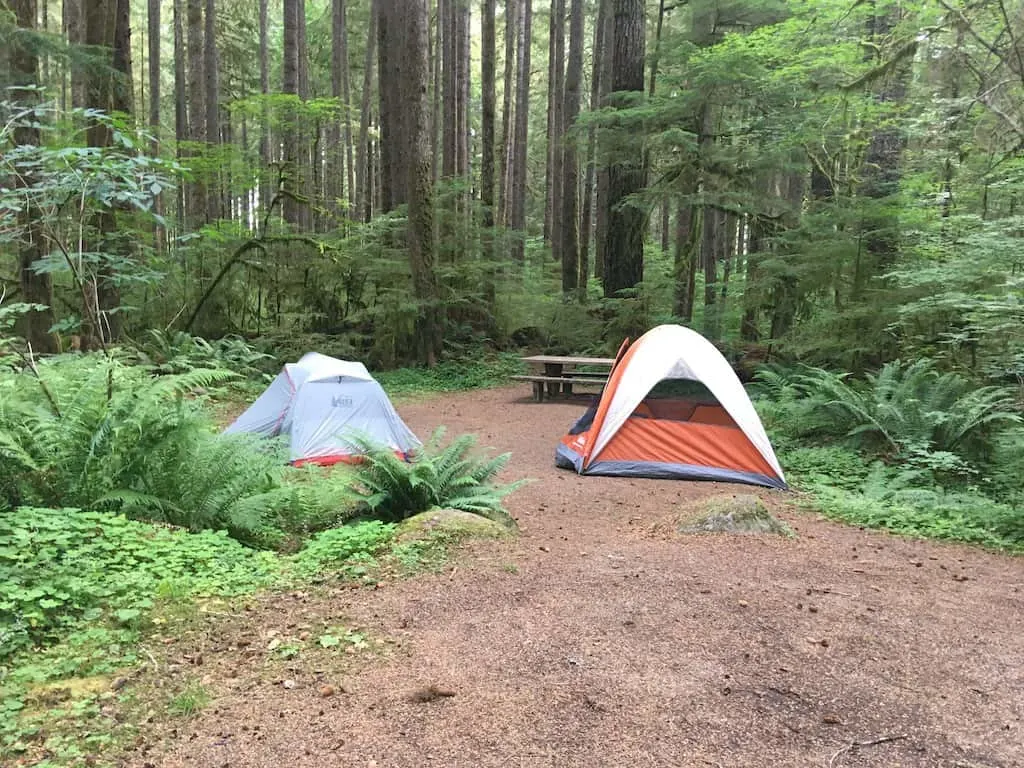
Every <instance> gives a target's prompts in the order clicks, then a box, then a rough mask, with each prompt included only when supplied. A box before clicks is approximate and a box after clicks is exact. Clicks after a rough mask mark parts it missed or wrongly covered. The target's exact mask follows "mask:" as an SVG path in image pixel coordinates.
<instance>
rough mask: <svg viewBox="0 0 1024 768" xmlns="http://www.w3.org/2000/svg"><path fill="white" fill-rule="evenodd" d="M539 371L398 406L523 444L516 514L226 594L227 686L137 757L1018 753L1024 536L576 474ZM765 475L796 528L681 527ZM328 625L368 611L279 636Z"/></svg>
mask: <svg viewBox="0 0 1024 768" xmlns="http://www.w3.org/2000/svg"><path fill="white" fill-rule="evenodd" d="M525 395H528V393H527V392H524V391H522V388H505V389H494V390H487V391H478V392H470V393H465V394H458V395H451V396H445V397H439V398H436V399H430V400H425V401H420V402H413V403H407V404H400V405H399V407H398V410H399V412H400V414H401V416H402V417H403V418H404V419H405V420H406V422H407V423H408V424H409V426H410V427H411V428H412V429H413V430H415V431H416V432H417V434H419V435H421V436H422V435H427V434H429V433H430V432H431V431H432V430H433V428H434V427H436V426H437V425H439V424H445V425H447V426H448V429H449V434H450V435H455V434H460V433H463V432H474V433H477V434H478V435H479V436H480V439H481V444H482V445H485V446H493V447H494V448H496V449H499V450H502V451H504V450H510V451H512V452H513V458H512V462H511V464H510V466H509V468H508V469H507V471H506V474H507V476H508V477H509V478H519V477H527V478H530V479H531V480H532V482H531V483H529V484H528V485H527V486H525V487H524V488H522V489H520V490H519V491H517V492H516V493H515V494H514V495H513V496H511V497H510V498H509V500H508V507H509V509H510V511H511V512H512V513H513V514H514V515H515V516H516V517H517V518H518V520H519V523H520V525H521V527H522V536H521V537H520V538H519V539H517V540H512V541H508V540H504V541H503V540H496V541H481V542H478V543H474V544H472V545H471V546H469V547H468V548H467V549H466V550H465V551H463V552H461V553H460V554H459V555H458V556H456V557H455V558H454V559H453V560H452V561H451V562H449V563H448V564H447V565H446V566H445V567H444V568H443V569H442V570H441V571H440V572H437V573H425V574H421V575H419V576H416V577H413V578H410V579H396V580H387V581H386V582H384V583H383V584H381V585H379V587H378V588H376V589H373V588H366V587H360V588H352V589H348V588H341V589H337V588H335V589H326V590H321V592H312V591H311V592H310V593H308V594H305V593H298V594H294V595H286V596H275V597H274V598H273V599H270V598H267V599H264V600H263V601H261V602H258V603H257V604H256V605H255V606H254V607H253V610H252V611H250V612H248V613H244V614H240V615H238V616H234V617H226V618H221V619H219V620H218V622H219V623H217V624H216V625H215V626H214V627H213V629H211V630H210V631H208V632H207V634H206V635H205V636H204V637H203V639H202V641H201V647H193V648H191V649H189V652H190V653H192V654H196V653H200V652H201V653H202V654H203V657H204V662H203V666H202V668H201V669H200V668H197V669H196V675H197V676H201V677H202V678H203V680H204V684H205V685H206V687H207V688H208V690H209V691H210V693H211V694H212V697H213V698H212V701H211V702H210V703H209V704H208V705H207V706H206V707H205V708H203V709H202V711H200V712H199V713H198V714H196V715H195V716H193V717H192V718H179V719H178V720H176V721H174V722H171V721H167V722H164V723H162V724H157V725H156V730H154V731H153V732H152V733H151V734H150V737H149V739H148V740H145V739H144V740H140V744H139V746H138V748H137V749H136V750H135V751H134V752H133V753H131V754H130V756H129V762H128V764H129V765H132V766H137V767H138V768H141V767H142V766H202V767H203V768H213V767H219V766H225V767H226V766H232V767H237V768H243V767H245V768H262V767H264V766H266V767H268V768H270V767H273V768H281V767H282V766H331V767H332V768H333V767H335V766H346V767H349V766H351V767H364V768H365V767H368V766H377V767H378V768H385V767H386V766H403V767H404V766H409V767H410V768H411V767H413V766H415V767H416V768H422V766H430V765H433V766H465V767H466V768H471V767H472V768H477V767H480V766H500V767H501V768H512V767H513V766H529V767H530V768H541V767H544V766H551V767H552V768H554V767H555V766H558V767H559V768H562V767H564V766H580V767H581V768H582V767H586V768H592V767H593V766H623V767H625V766H723V767H729V768H733V767H735V766H775V767H777V766H829V767H831V768H836V767H838V766H846V767H849V766H886V767H888V766H948V767H949V768H953V767H954V766H960V767H961V768H982V767H986V768H995V767H996V766H1000V767H1008V766H1022V765H1024V722H1022V717H1024V559H1021V558H1011V557H1005V556H1000V555H996V554H990V553H986V552H984V551H980V550H977V549H971V548H967V547H963V546H954V545H946V544H939V543H930V542H919V541H912V540H907V539H901V538H897V537H894V536H889V535H886V534H882V533H877V532H871V531H862V530H858V529H856V528H851V527H844V526H841V525H837V524H833V523H830V522H826V521H823V520H820V519H818V518H817V517H816V516H815V515H813V514H811V513H808V512H803V511H798V510H796V509H795V508H794V507H793V506H792V501H791V500H792V495H787V494H783V493H779V492H774V491H766V490H761V489H752V488H750V487H739V486H729V485H724V484H717V483H690V482H672V481H653V480H633V479H609V478H580V477H577V476H575V475H574V474H572V473H570V472H567V471H565V470H559V469H556V468H555V467H554V461H553V455H554V448H555V443H556V441H557V439H558V438H559V437H560V436H561V435H562V434H564V432H565V431H566V430H567V428H568V427H569V426H570V425H571V424H572V422H573V420H574V419H575V418H576V417H578V416H579V415H580V414H581V413H582V410H583V408H584V403H583V402H582V401H576V402H573V403H566V402H557V401H556V402H548V403H544V404H534V403H532V402H530V399H529V397H528V396H525ZM751 492H753V493H756V494H757V495H759V496H760V497H761V498H762V499H763V500H764V502H765V503H766V505H767V506H768V508H769V509H770V510H771V511H772V513H773V514H775V515H776V516H777V517H779V518H780V519H781V520H783V521H784V522H786V523H788V524H789V526H790V527H791V528H792V529H793V531H794V532H795V533H796V536H795V537H786V536H776V535H770V534H761V535H732V534H680V533H678V532H677V530H676V525H675V521H676V520H677V519H678V516H679V513H680V510H683V509H684V508H687V507H692V506H693V505H694V504H696V503H698V502H699V501H700V500H701V499H703V498H706V497H711V496H722V495H728V494H733V493H745V494H748V493H751ZM333 625H337V626H338V627H349V628H357V630H358V631H356V630H351V629H347V630H343V629H338V630H336V631H334V632H333V633H330V634H322V635H320V643H319V645H320V646H322V647H318V648H317V649H316V650H317V651H318V653H313V652H310V653H309V654H299V655H297V656H296V657H295V658H294V659H291V661H290V666H282V665H281V664H280V663H276V662H275V663H273V664H271V663H268V662H267V661H266V659H265V657H266V655H267V654H266V649H267V648H268V647H272V646H274V644H275V638H277V637H283V636H284V635H287V634H288V633H290V632H295V631H296V630H297V629H298V628H301V627H310V628H311V630H308V631H307V634H308V632H309V631H311V632H312V633H313V638H314V640H315V638H316V637H317V632H321V631H324V630H318V629H317V628H318V627H327V626H333ZM345 632H348V633H349V634H345ZM325 637H326V638H329V639H328V640H326V641H325V640H324V638H325ZM353 638H355V639H353ZM186 642H187V641H186V640H185V639H183V640H182V641H181V643H182V644H183V645H184V644H186ZM196 642H199V641H196ZM314 645H315V643H314ZM336 645H340V646H344V650H345V651H346V652H345V653H337V652H335V653H329V652H331V651H337V650H338V649H337V648H333V647H331V646H336ZM279 646H280V643H279V642H278V647H279Z"/></svg>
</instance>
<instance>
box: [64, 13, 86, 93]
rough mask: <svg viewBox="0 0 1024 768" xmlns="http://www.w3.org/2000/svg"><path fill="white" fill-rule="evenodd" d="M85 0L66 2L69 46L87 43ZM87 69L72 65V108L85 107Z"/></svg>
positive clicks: (75, 64) (65, 19)
mask: <svg viewBox="0 0 1024 768" xmlns="http://www.w3.org/2000/svg"><path fill="white" fill-rule="evenodd" d="M84 3H85V0H64V29H65V30H66V34H67V38H68V44H70V45H81V44H82V43H84V42H85V8H84ZM86 79H87V73H86V67H83V66H81V64H79V63H76V62H72V64H71V83H70V85H71V106H72V107H76V108H77V107H81V106H84V105H85V88H86Z"/></svg>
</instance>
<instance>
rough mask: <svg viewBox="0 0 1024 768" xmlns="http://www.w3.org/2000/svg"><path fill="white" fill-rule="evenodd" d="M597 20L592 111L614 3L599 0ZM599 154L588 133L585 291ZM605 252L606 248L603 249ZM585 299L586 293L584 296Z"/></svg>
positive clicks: (583, 253) (583, 227)
mask: <svg viewBox="0 0 1024 768" xmlns="http://www.w3.org/2000/svg"><path fill="white" fill-rule="evenodd" d="M597 1H598V9H597V21H596V22H595V24H594V61H593V66H592V67H591V76H590V109H591V111H595V112H596V111H597V110H598V109H599V108H600V106H601V95H602V90H601V76H602V74H603V72H602V70H603V59H604V50H605V44H604V41H605V30H606V29H607V27H608V22H607V20H608V17H609V15H610V14H609V13H608V8H609V5H610V4H611V0H597ZM596 151H597V129H596V128H594V126H590V128H589V129H588V130H587V174H586V179H585V180H584V182H583V215H582V216H581V220H580V276H579V284H580V286H581V288H582V289H583V291H585V290H586V286H587V280H588V279H589V277H590V230H591V219H592V218H593V210H594V194H595V190H594V176H595V167H594V156H595V154H596ZM602 251H603V248H602ZM581 295H583V296H585V294H581Z"/></svg>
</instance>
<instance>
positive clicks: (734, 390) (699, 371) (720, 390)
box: [588, 325, 785, 481]
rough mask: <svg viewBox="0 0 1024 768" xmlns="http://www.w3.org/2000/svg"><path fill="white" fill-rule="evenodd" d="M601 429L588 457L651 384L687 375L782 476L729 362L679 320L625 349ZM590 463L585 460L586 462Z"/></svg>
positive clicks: (597, 453) (623, 420)
mask: <svg viewBox="0 0 1024 768" xmlns="http://www.w3.org/2000/svg"><path fill="white" fill-rule="evenodd" d="M630 352H631V354H628V359H624V360H623V361H622V362H621V363H620V364H623V365H626V368H625V370H624V371H623V373H622V378H621V379H620V380H619V383H618V386H617V387H616V390H615V394H614V396H613V397H612V401H611V403H610V405H609V407H608V412H607V414H606V415H605V419H604V423H603V424H602V425H601V431H600V433H598V435H597V438H596V439H595V441H594V448H593V451H592V452H591V454H590V460H589V461H590V462H593V461H595V460H596V459H597V458H598V457H599V456H600V454H601V451H602V450H604V447H605V446H606V445H607V444H608V442H609V441H610V440H611V439H612V437H614V436H615V433H616V432H618V431H619V428H620V427H621V426H622V425H623V424H625V423H626V419H628V418H629V417H630V415H631V414H632V413H633V411H635V410H636V407H637V406H638V405H640V403H641V402H642V401H643V399H644V398H645V397H647V394H648V393H649V392H650V391H651V389H652V388H653V387H654V386H655V385H656V384H658V382H660V381H662V380H663V379H689V380H690V381H699V382H700V383H701V384H703V385H704V386H705V387H707V388H708V389H709V390H710V391H711V394H713V395H714V396H715V397H716V398H717V399H718V402H719V403H721V405H722V407H723V408H724V409H725V410H726V411H727V412H728V413H729V415H730V416H731V417H732V419H733V421H735V422H736V425H737V426H738V427H739V428H740V429H742V430H743V432H744V434H746V436H747V438H748V439H749V440H750V442H751V443H752V444H753V445H754V447H755V448H757V450H758V452H759V453H760V454H761V455H762V456H763V457H764V459H765V461H767V462H768V464H769V465H770V466H771V468H772V469H774V470H775V471H776V472H777V473H778V476H779V479H780V480H783V481H785V478H784V477H783V475H782V467H781V466H779V460H778V459H777V458H776V457H775V451H774V450H772V445H771V442H770V441H769V440H768V435H767V434H766V433H765V431H764V426H763V425H762V424H761V419H760V417H758V415H757V411H755V410H754V406H753V404H752V403H751V402H750V398H749V397H748V396H747V392H746V390H744V389H743V384H741V383H740V380H739V379H738V378H737V377H736V373H735V372H734V371H733V369H732V366H730V365H729V362H728V361H727V360H726V359H725V358H724V357H723V356H722V353H721V352H719V351H718V349H717V348H716V347H715V345H714V344H712V343H711V342H710V341H708V340H707V339H705V338H704V337H703V336H701V335H700V334H699V333H697V332H696V331H693V330H691V329H689V328H684V327H682V326H681V325H659V326H658V327H657V328H653V329H651V330H650V331H648V332H647V333H645V334H644V335H643V336H641V337H640V338H639V339H638V340H637V341H636V345H635V348H634V349H632V350H630ZM588 463H589V462H588Z"/></svg>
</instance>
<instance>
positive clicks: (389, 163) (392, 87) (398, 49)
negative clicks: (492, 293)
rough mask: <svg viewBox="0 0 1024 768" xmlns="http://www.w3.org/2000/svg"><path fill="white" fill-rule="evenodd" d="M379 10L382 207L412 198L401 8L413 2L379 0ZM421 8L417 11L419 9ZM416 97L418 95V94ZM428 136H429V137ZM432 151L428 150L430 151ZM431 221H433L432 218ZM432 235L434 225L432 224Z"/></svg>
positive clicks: (404, 26)
mask: <svg viewBox="0 0 1024 768" xmlns="http://www.w3.org/2000/svg"><path fill="white" fill-rule="evenodd" d="M378 2H379V4H378V11H377V14H378V15H377V55H378V62H377V70H378V72H377V76H378V80H379V84H378V86H377V92H378V93H379V94H380V129H381V137H380V142H379V144H378V146H379V147H380V165H379V166H378V167H379V168H380V169H381V173H380V200H381V210H382V211H384V212H387V211H391V210H394V209H395V208H397V207H399V206H400V205H404V204H405V203H406V202H408V200H409V194H408V183H409V175H408V173H407V170H408V167H409V166H408V159H407V158H406V156H405V153H406V150H407V145H408V142H407V137H406V136H405V135H404V128H405V125H406V124H407V119H406V118H407V117H408V115H407V114H406V112H407V105H405V104H403V97H404V94H405V93H406V92H407V91H406V85H407V84H406V82H405V77H406V75H407V72H406V70H407V69H408V68H409V62H410V59H409V58H408V55H407V52H405V51H404V49H403V45H404V39H405V36H406V34H407V33H408V31H409V23H410V20H409V19H408V18H404V17H402V16H401V15H400V14H399V10H400V8H407V6H408V4H409V3H410V2H411V3H413V4H414V5H415V4H418V2H419V0H402V1H401V4H400V8H396V7H395V4H394V0H378ZM417 12H418V11H417ZM416 96H417V98H418V97H419V95H418V94H417V95H416ZM428 138H429V137H428ZM428 154H429V152H428ZM431 223H432V222H431ZM431 236H433V228H431Z"/></svg>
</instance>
